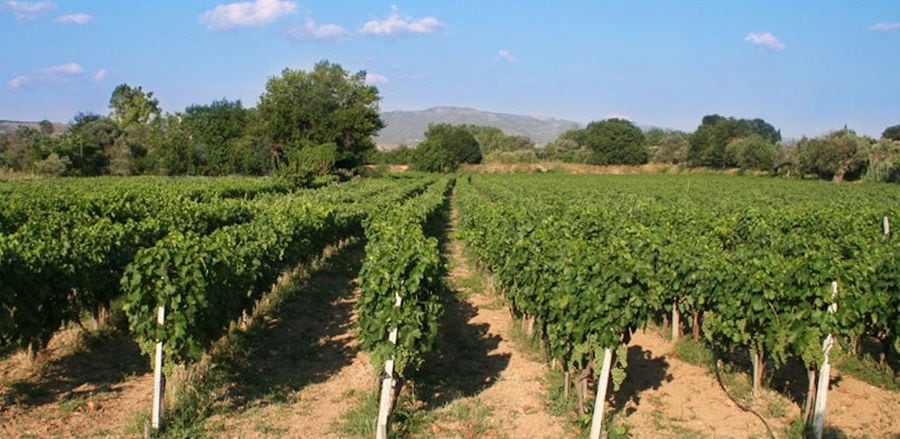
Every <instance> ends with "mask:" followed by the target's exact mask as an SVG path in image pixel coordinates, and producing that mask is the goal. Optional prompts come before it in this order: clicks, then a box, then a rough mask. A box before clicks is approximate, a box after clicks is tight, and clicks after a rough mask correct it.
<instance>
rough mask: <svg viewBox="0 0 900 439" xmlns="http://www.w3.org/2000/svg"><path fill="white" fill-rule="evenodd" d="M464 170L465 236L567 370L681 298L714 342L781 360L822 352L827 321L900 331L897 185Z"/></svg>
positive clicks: (845, 332) (813, 357)
mask: <svg viewBox="0 0 900 439" xmlns="http://www.w3.org/2000/svg"><path fill="white" fill-rule="evenodd" d="M664 177H665V178H664ZM468 181H469V180H466V182H461V183H460V185H459V186H458V188H457V196H458V197H459V198H458V199H459V202H458V214H459V236H460V237H461V238H462V239H465V240H466V241H467V242H468V243H469V245H470V247H471V248H472V249H473V250H474V251H475V252H476V253H477V254H478V257H479V258H480V259H481V260H482V261H483V263H484V264H485V265H486V266H487V267H488V268H489V269H490V270H491V272H492V273H493V275H494V279H496V281H497V283H498V284H499V285H500V286H501V287H502V288H503V290H504V292H505V295H506V297H508V298H509V300H510V302H511V303H512V306H513V308H514V309H515V310H517V311H518V312H520V313H523V314H526V315H528V316H533V317H535V318H536V320H537V324H538V326H539V328H538V329H537V331H538V332H539V333H542V334H545V337H546V340H547V346H548V351H549V353H550V356H551V358H554V359H558V360H560V361H561V362H562V363H563V364H566V365H567V367H569V368H583V367H584V365H585V364H586V363H587V362H588V361H589V360H591V359H593V360H594V361H596V360H597V354H596V352H597V350H598V349H600V348H603V347H606V346H618V345H620V344H622V343H623V342H624V341H625V340H627V338H628V336H629V334H630V333H631V332H632V331H633V330H634V329H635V328H638V327H640V326H642V325H643V324H644V323H645V322H646V321H647V318H648V316H649V315H651V314H657V313H661V312H668V311H669V310H670V309H671V306H672V302H673V301H674V300H678V303H679V308H680V309H681V310H682V312H685V313H692V312H698V313H701V314H702V316H703V317H702V320H703V327H704V333H705V334H706V336H707V337H708V339H710V340H712V341H714V342H715V343H717V344H718V345H719V346H721V347H724V348H725V349H727V350H730V351H734V350H739V351H750V352H760V353H762V354H764V357H765V358H766V359H767V360H771V361H772V362H774V363H775V364H776V365H777V364H783V363H784V362H785V361H786V360H787V359H788V358H798V359H800V360H802V361H803V363H804V364H805V365H807V366H813V365H816V364H818V362H819V361H821V357H822V340H823V339H824V337H825V335H826V334H835V335H836V336H838V337H840V336H844V337H848V336H850V337H852V336H855V335H859V334H862V333H867V334H889V335H887V339H888V340H889V341H890V342H893V343H894V344H898V342H900V324H897V323H896V322H897V318H896V313H897V312H900V300H898V299H897V297H896V295H892V294H891V293H890V292H891V291H895V290H896V289H897V288H900V272H898V270H897V267H898V265H897V262H896V261H898V260H900V247H898V246H897V243H896V242H895V241H893V240H890V239H885V238H884V236H883V235H882V234H881V229H880V221H881V218H883V216H890V217H891V218H893V217H894V216H897V215H898V214H900V212H897V209H896V208H895V206H896V205H897V204H896V203H897V202H898V199H897V192H896V191H892V190H891V189H890V188H887V187H881V186H858V185H856V186H851V187H847V188H846V189H839V188H836V187H835V186H833V185H825V184H815V185H812V184H803V185H800V184H796V185H786V184H785V182H778V186H777V187H776V186H774V184H775V183H771V184H768V183H764V182H763V181H760V180H758V179H753V180H741V179H737V178H734V177H727V178H723V179H714V178H710V177H708V176H707V177H705V178H703V179H696V178H692V177H689V176H640V177H635V178H633V179H628V178H626V179H623V178H621V177H619V178H618V179H616V180H612V179H610V178H609V177H600V176H598V177H593V178H588V177H585V176H578V177H575V176H564V175H553V176H541V175H519V176H503V177H496V176H477V177H476V178H472V179H471V183H469V182H468ZM798 183H799V182H798ZM806 183H809V182H806ZM687 194H689V196H688V195H687ZM573 199H577V200H582V202H581V203H578V204H574V205H573V203H571V200H573ZM832 281H837V282H838V283H839V285H840V292H839V294H838V296H837V298H836V299H835V298H833V296H832V289H831V282H832ZM835 300H837V301H838V302H839V303H840V304H841V306H840V307H838V310H837V312H836V313H834V314H832V313H829V312H828V308H829V305H830V304H831V303H832V302H834V301H835Z"/></svg>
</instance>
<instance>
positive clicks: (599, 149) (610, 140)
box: [577, 119, 650, 165]
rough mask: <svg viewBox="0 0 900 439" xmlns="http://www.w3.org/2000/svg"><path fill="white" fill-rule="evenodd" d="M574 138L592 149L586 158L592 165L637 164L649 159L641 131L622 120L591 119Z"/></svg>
mask: <svg viewBox="0 0 900 439" xmlns="http://www.w3.org/2000/svg"><path fill="white" fill-rule="evenodd" d="M577 137H578V138H579V142H580V143H581V144H582V145H583V146H586V147H588V148H590V149H591V151H592V152H593V153H592V154H591V157H590V159H589V160H590V162H591V163H592V164H596V165H640V164H643V163H647V161H648V160H649V159H650V153H649V151H648V150H647V146H646V145H645V144H644V133H643V132H642V131H641V129H640V128H638V127H637V126H635V125H634V124H633V123H631V122H629V121H627V120H624V119H607V120H603V121H599V122H591V123H589V124H588V126H587V127H585V129H584V130H582V133H581V135H580V136H577Z"/></svg>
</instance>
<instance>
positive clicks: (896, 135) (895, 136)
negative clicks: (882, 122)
mask: <svg viewBox="0 0 900 439" xmlns="http://www.w3.org/2000/svg"><path fill="white" fill-rule="evenodd" d="M881 138H882V139H885V140H893V141H900V125H893V126H889V127H887V128H885V129H884V131H883V132H882V133H881Z"/></svg>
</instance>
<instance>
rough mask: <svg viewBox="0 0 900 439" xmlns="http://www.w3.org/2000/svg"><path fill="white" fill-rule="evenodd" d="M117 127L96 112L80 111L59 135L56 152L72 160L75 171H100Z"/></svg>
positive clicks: (72, 167) (86, 173)
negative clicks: (57, 150)
mask: <svg viewBox="0 0 900 439" xmlns="http://www.w3.org/2000/svg"><path fill="white" fill-rule="evenodd" d="M119 134H120V133H119V127H118V125H116V123H115V122H114V121H113V120H112V119H110V118H108V117H103V116H100V115H97V114H90V113H79V114H77V115H75V118H74V120H73V122H72V125H70V126H69V129H67V130H66V131H65V132H64V133H63V134H62V135H61V136H60V138H59V153H60V154H61V155H65V156H67V157H68V158H69V160H70V161H71V171H72V173H74V174H76V175H86V176H87V175H100V174H103V173H105V172H106V166H107V155H106V152H107V151H108V150H110V149H112V147H113V145H114V144H115V142H116V138H118V136H119Z"/></svg>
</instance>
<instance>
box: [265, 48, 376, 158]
mask: <svg viewBox="0 0 900 439" xmlns="http://www.w3.org/2000/svg"><path fill="white" fill-rule="evenodd" d="M365 78H366V73H365V72H363V71H360V72H358V73H354V74H350V73H348V72H347V71H346V70H344V69H343V68H342V67H341V66H340V65H338V64H333V63H330V62H327V61H322V62H319V63H318V64H316V65H315V67H314V68H313V70H312V71H311V72H305V71H302V70H291V69H285V70H283V71H282V72H281V75H280V76H277V77H272V78H269V80H268V82H267V83H266V91H265V93H263V94H262V96H260V99H259V106H258V107H257V108H258V110H259V113H260V118H261V119H262V121H263V122H264V123H265V126H266V131H267V133H268V135H269V136H270V137H271V139H272V141H273V142H274V143H275V145H277V146H278V147H280V148H284V149H285V150H290V149H292V148H293V149H300V148H302V147H303V145H307V144H316V145H322V144H328V143H333V144H335V145H336V146H337V150H338V164H339V165H341V166H352V165H355V164H357V163H359V162H360V161H361V159H362V157H363V155H364V153H365V152H366V151H369V150H371V149H374V147H375V144H374V143H373V141H372V136H373V135H375V134H376V133H377V132H378V130H380V129H381V128H383V127H384V123H383V122H382V121H381V118H380V116H379V111H378V101H379V99H380V97H379V96H378V89H377V88H375V87H374V86H371V85H368V84H366V82H365ZM290 155H293V154H288V156H290Z"/></svg>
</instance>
